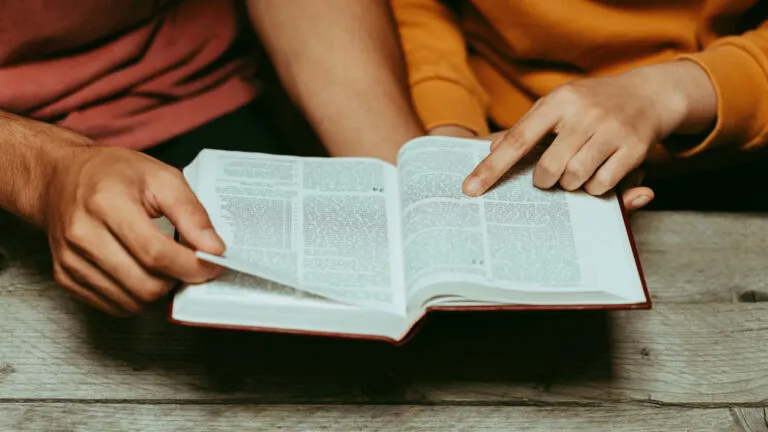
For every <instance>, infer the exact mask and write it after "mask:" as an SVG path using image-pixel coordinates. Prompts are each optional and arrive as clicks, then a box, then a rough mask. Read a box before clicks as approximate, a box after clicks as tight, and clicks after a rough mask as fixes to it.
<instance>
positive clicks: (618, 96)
mask: <svg viewBox="0 0 768 432" xmlns="http://www.w3.org/2000/svg"><path fill="white" fill-rule="evenodd" d="M716 115H717V98H716V94H715V90H714V87H713V85H712V83H711V81H710V80H709V77H708V75H707V74H706V72H705V71H704V70H703V69H701V68H700V67H699V66H698V65H696V64H695V63H693V62H690V61H676V62H670V63H662V64H658V65H655V66H648V67H643V68H638V69H634V70H631V71H629V72H626V73H624V74H621V75H616V76H611V77H604V78H592V79H585V80H581V81H576V82H574V83H572V84H568V85H566V86H563V87H560V88H558V89H556V90H555V91H553V92H552V93H551V94H550V95H548V96H546V97H545V98H543V99H541V100H539V101H538V102H537V103H536V104H535V105H534V106H533V108H531V110H530V111H529V112H528V113H527V114H526V115H525V116H523V118H522V119H521V120H520V121H519V122H518V123H517V124H516V125H515V126H514V127H512V128H511V129H509V130H508V131H506V132H505V133H504V134H503V135H502V136H501V137H500V138H497V139H495V140H494V141H493V142H492V143H491V153H490V154H489V155H488V156H487V157H486V158H485V159H484V160H483V161H482V162H481V163H480V164H479V165H478V166H477V167H476V168H475V170H474V171H473V172H472V173H471V174H470V175H469V176H468V177H467V179H466V180H465V182H464V192H465V193H466V194H468V195H470V196H477V195H481V194H482V193H484V192H485V191H486V190H488V188H489V187H491V186H492V185H493V184H494V183H495V182H496V181H497V180H498V179H499V178H500V177H501V176H502V175H503V174H504V173H505V172H506V171H508V170H509V169H510V168H511V167H512V166H513V165H514V164H516V163H517V162H518V161H519V160H520V159H521V158H522V157H523V156H525V155H526V154H527V153H528V152H529V151H530V150H531V149H533V147H534V146H536V144H538V143H539V142H540V141H541V140H542V139H543V138H544V137H545V136H547V135H548V134H550V133H555V134H556V138H555V140H554V141H553V142H552V144H551V145H550V146H549V148H548V149H547V150H546V151H545V152H544V154H543V155H542V157H541V159H540V160H539V162H538V163H537V165H536V168H535V169H534V174H533V182H534V184H535V185H536V186H537V187H540V188H543V189H547V188H551V187H553V186H554V185H555V184H557V183H559V184H560V185H561V186H562V187H563V188H564V189H566V190H576V189H579V188H581V187H583V188H584V190H586V191H587V192H588V193H590V194H592V195H602V194H604V193H605V192H607V191H608V190H610V189H613V188H614V187H616V186H617V185H618V183H619V181H620V180H621V179H622V178H623V177H625V176H626V175H627V174H628V173H630V172H631V171H633V170H634V169H636V168H637V167H638V166H639V165H640V164H641V163H642V162H643V160H644V158H645V156H646V155H647V153H648V151H649V149H650V147H651V145H653V144H654V143H656V142H659V141H660V140H662V139H663V138H665V137H667V136H669V135H670V134H672V133H702V132H705V131H706V130H707V129H708V128H710V127H711V126H712V124H713V122H714V120H715V117H716ZM627 192H628V193H629V192H632V191H631V190H630V191H627ZM641 192H646V193H647V192H648V191H641ZM635 193H638V192H637V191H635V192H633V194H635ZM638 196H639V195H638ZM632 197H633V196H630V198H632ZM635 198H636V197H635ZM625 199H626V198H625Z"/></svg>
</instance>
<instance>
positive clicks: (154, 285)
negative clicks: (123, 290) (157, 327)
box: [134, 279, 171, 303]
mask: <svg viewBox="0 0 768 432" xmlns="http://www.w3.org/2000/svg"><path fill="white" fill-rule="evenodd" d="M170 286H171V284H170V283H169V282H165V281H162V280H159V279H153V280H149V281H147V282H146V283H144V284H142V286H141V287H140V288H139V289H137V290H135V291H134V294H135V295H136V297H138V298H139V299H140V300H141V301H143V302H145V303H151V302H153V301H155V300H157V299H159V298H160V297H162V296H164V295H165V294H166V293H167V292H168V290H169V288H170Z"/></svg>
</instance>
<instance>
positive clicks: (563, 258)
mask: <svg viewBox="0 0 768 432" xmlns="http://www.w3.org/2000/svg"><path fill="white" fill-rule="evenodd" d="M488 150H489V142H485V141H467V140H462V141H453V140H450V139H442V140H441V139H431V140H429V141H426V140H425V141H420V142H414V143H413V144H411V145H408V146H406V147H405V148H403V150H401V152H400V155H399V162H398V164H399V176H400V184H401V206H402V208H401V212H402V215H403V242H404V250H405V263H406V264H405V277H406V287H407V289H408V290H409V291H413V290H418V289H419V288H421V287H423V286H425V285H429V284H432V283H437V282H443V281H452V282H455V281H459V280H460V281H467V282H473V283H482V284H489V285H493V286H495V287H499V288H504V287H512V286H514V287H515V288H521V287H524V286H532V287H534V286H535V287H538V286H546V287H547V289H559V288H563V289H568V288H569V287H570V288H573V287H579V286H580V284H581V275H580V269H579V259H578V254H577V251H576V246H575V241H574V235H573V227H572V225H571V221H570V216H569V206H568V201H567V197H566V193H565V192H563V191H557V190H552V191H542V190H539V189H537V188H535V187H533V184H532V178H531V171H532V166H526V165H525V164H522V165H521V166H522V167H523V168H522V169H517V170H513V171H512V172H510V173H509V174H508V175H507V176H506V177H505V179H504V180H502V182H501V183H500V184H499V185H498V186H496V187H495V188H494V189H493V190H492V191H490V192H489V193H487V194H485V195H484V196H482V197H478V198H473V197H468V196H466V195H465V194H464V193H463V192H462V189H461V187H462V183H463V181H464V179H465V178H466V176H467V175H468V174H469V173H470V172H471V171H472V170H473V169H474V167H475V166H476V165H477V164H478V163H479V162H480V161H481V160H482V158H483V157H484V156H485V155H487V154H488ZM532 157H535V155H532Z"/></svg>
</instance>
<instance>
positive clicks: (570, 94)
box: [551, 84, 581, 102]
mask: <svg viewBox="0 0 768 432" xmlns="http://www.w3.org/2000/svg"><path fill="white" fill-rule="evenodd" d="M551 96H552V99H556V100H558V101H559V102H577V101H580V100H581V92H580V91H579V89H578V88H576V87H575V86H573V85H572V84H565V85H562V86H560V87H557V88H556V89H554V90H553V91H552V93H551Z"/></svg>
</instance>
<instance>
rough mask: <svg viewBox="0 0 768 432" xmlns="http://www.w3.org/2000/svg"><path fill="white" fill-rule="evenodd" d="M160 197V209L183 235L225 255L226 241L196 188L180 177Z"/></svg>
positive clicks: (200, 247)
mask: <svg viewBox="0 0 768 432" xmlns="http://www.w3.org/2000/svg"><path fill="white" fill-rule="evenodd" d="M166 187H168V189H169V190H166V193H164V194H157V196H158V197H160V198H159V199H158V201H157V205H158V210H159V211H160V212H161V213H162V214H163V215H164V216H165V217H166V218H168V220H170V221H171V223H172V224H173V226H175V227H176V230H177V231H178V232H179V237H180V238H182V239H184V242H185V243H187V244H189V246H190V247H191V248H193V249H195V250H198V251H201V252H206V253H209V254H211V255H221V254H223V253H224V251H225V250H226V245H225V244H224V241H223V240H222V239H221V237H219V235H218V234H217V233H216V230H215V229H214V228H213V223H212V222H211V219H210V217H209V216H208V212H206V211H205V208H204V207H203V205H202V204H201V203H200V201H199V200H198V199H197V196H195V194H194V193H193V192H192V189H190V187H189V185H187V184H186V182H184V181H180V182H178V183H177V184H175V185H173V186H172V187H171V186H169V185H168V184H166Z"/></svg>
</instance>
